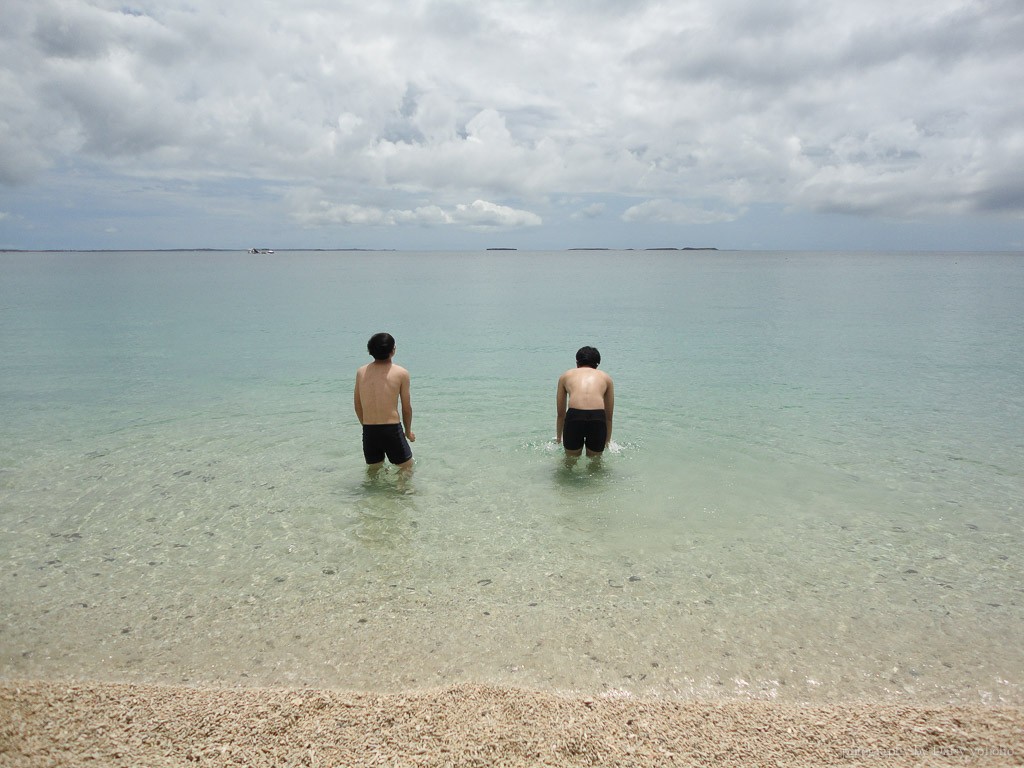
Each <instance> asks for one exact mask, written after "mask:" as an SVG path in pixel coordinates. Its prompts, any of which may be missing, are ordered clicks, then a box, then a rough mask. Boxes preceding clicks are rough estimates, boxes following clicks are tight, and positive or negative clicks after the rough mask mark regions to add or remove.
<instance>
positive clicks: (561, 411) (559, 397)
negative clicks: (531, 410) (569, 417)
mask: <svg viewBox="0 0 1024 768" xmlns="http://www.w3.org/2000/svg"><path fill="white" fill-rule="evenodd" d="M568 402H569V392H568V390H567V389H566V388H565V374H564V373H563V374H562V375H561V376H559V377H558V392H557V393H556V395H555V442H556V443H560V442H562V430H563V429H564V428H565V406H566V404H567V403H568Z"/></svg>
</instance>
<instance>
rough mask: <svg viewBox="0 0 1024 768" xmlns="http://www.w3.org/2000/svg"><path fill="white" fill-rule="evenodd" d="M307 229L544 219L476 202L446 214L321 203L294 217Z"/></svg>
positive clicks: (479, 225)
mask: <svg viewBox="0 0 1024 768" xmlns="http://www.w3.org/2000/svg"><path fill="white" fill-rule="evenodd" d="M294 217H295V218H296V220H298V221H299V222H300V223H301V224H302V225H304V226H308V227H322V226H329V225H334V224H340V225H345V226H374V227H394V226H400V225H404V224H413V225H419V226H445V225H452V224H457V225H464V226H468V227H471V228H473V229H480V230H502V229H516V228H519V227H534V226H539V225H540V224H541V223H542V222H541V218H540V217H539V216H537V215H536V214H533V213H530V212H529V211H523V210H517V209H515V208H510V207H508V206H504V205H497V204H495V203H489V202H486V201H484V200H476V201H475V202H473V203H472V204H470V205H461V204H460V205H457V206H455V207H454V208H453V209H452V210H450V211H445V210H443V209H442V208H440V207H439V206H436V205H427V206H421V207H418V208H414V209H384V208H379V207H374V206H364V205H356V204H351V203H343V204H332V203H329V202H327V201H320V202H318V203H316V204H314V205H311V206H308V207H306V208H305V209H303V210H301V211H299V212H297V213H295V214H294Z"/></svg>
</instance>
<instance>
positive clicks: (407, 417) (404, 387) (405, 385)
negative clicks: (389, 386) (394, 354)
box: [398, 372, 416, 443]
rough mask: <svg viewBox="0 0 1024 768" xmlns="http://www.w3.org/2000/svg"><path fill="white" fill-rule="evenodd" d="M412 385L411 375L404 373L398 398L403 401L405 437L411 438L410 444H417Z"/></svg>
mask: <svg viewBox="0 0 1024 768" xmlns="http://www.w3.org/2000/svg"><path fill="white" fill-rule="evenodd" d="M411 389H412V383H411V381H410V379H409V373H408V372H403V374H402V384H401V387H400V388H399V390H398V396H399V398H400V399H401V401H402V425H403V426H404V429H405V436H406V437H407V438H409V442H411V443H415V442H416V435H415V434H414V433H413V431H412V399H411V398H412V395H411Z"/></svg>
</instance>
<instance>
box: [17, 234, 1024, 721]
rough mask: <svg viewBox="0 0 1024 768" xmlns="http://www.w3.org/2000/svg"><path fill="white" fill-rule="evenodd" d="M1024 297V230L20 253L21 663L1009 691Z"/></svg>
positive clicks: (613, 684) (306, 680)
mask: <svg viewBox="0 0 1024 768" xmlns="http://www.w3.org/2000/svg"><path fill="white" fill-rule="evenodd" d="M1022 309H1024V257H1022V256H1021V255H1019V254H834V253H829V254H816V253H729V252H558V253H525V252H486V253H301V252H291V253H289V252H285V253H278V254H275V255H261V256H253V255H248V254H235V253H212V252H202V253H191V252H187V253H83V254H0V357H2V360H3V364H2V367H0V439H2V444H0V534H2V536H0V584H2V590H0V675H3V676H6V677H20V676H36V675H41V676H68V675H70V676H81V677H100V678H109V679H129V680H156V681H166V682H174V681H183V680H187V681H193V682H217V683H229V684H236V683H237V684H289V685H295V684H302V685H306V684H308V685H323V686H333V687H349V688H375V689H385V690H388V689H397V688H402V687H408V686H424V685H435V684H446V683H449V682H453V681H457V680H467V679H471V680H483V681H491V682H497V683H507V684H516V685H524V686H542V687H552V688H583V689H589V690H600V689H605V688H610V689H625V690H630V691H643V692H647V693H658V694H662V693H663V694H666V695H668V694H673V695H676V694H683V695H700V696H736V695H739V696H758V697H779V698H784V699H790V700H817V699H839V698H851V697H853V698H856V697H872V698H879V697H881V698H886V697H904V696H912V697H914V698H916V699H921V700H935V701H946V700H967V701H973V700H984V701H1014V702H1018V703H1019V702H1021V701H1024V694H1022V691H1021V683H1022V679H1024V674H1022V673H1024V651H1022V650H1021V643H1020V642H1019V638H1020V636H1021V631H1022V629H1024V609H1022V601H1024V587H1022V584H1024V581H1022V578H1021V577H1022V566H1021V557H1020V554H1019V552H1020V550H1021V544H1022V542H1024V520H1022V511H1021V507H1022V504H1021V499H1022V498H1024V473H1022V470H1021V467H1024V354H1022V353H1024V312H1022ZM378 330H388V331H390V332H391V333H393V334H394V335H395V336H396V338H397V339H398V352H397V355H396V361H397V362H399V363H401V364H403V365H405V366H406V367H407V368H408V369H409V370H410V372H411V374H412V382H413V383H412V395H413V397H412V400H413V405H414V408H415V420H414V428H415V432H416V434H417V438H418V439H417V441H416V443H415V444H414V445H413V449H414V452H415V457H416V462H417V466H416V470H415V474H414V475H413V477H412V478H411V479H410V480H409V481H408V482H403V481H402V479H401V478H400V477H399V476H398V475H397V474H395V473H386V474H384V475H383V476H381V477H379V478H376V479H373V478H369V477H367V475H366V473H365V470H364V468H363V462H362V455H361V451H360V445H359V427H358V424H357V422H356V420H355V416H354V414H353V412H352V404H351V399H352V383H353V380H354V373H355V369H356V367H358V366H359V365H361V364H363V363H364V362H366V361H367V360H368V359H369V358H368V356H367V355H366V351H365V344H366V339H367V338H368V337H369V336H370V335H371V334H372V333H374V332H376V331H378ZM584 344H592V345H594V346H597V347H598V348H599V349H600V350H601V352H602V355H603V363H602V368H603V369H605V370H607V371H608V372H609V373H610V374H611V375H612V376H613V377H614V378H615V382H616V396H617V397H616V417H615V433H614V442H615V444H614V445H613V450H612V451H611V452H610V453H609V454H608V455H607V456H606V457H605V459H604V460H603V461H602V462H600V463H599V464H591V463H589V462H587V461H585V460H584V461H581V462H580V463H579V464H578V465H577V466H576V467H575V468H573V469H568V468H566V466H565V464H564V462H563V461H562V460H561V458H560V456H559V453H558V451H557V450H556V449H555V446H554V445H552V443H551V437H552V435H553V433H554V394H555V382H556V380H557V377H558V375H559V374H560V373H561V372H562V371H563V370H565V369H566V368H568V367H570V366H571V365H572V364H573V355H574V353H575V350H576V349H577V348H578V347H579V346H582V345H584Z"/></svg>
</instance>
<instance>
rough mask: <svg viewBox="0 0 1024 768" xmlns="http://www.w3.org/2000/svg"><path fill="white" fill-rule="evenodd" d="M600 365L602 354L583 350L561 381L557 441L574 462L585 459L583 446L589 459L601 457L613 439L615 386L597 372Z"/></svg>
mask: <svg viewBox="0 0 1024 768" xmlns="http://www.w3.org/2000/svg"><path fill="white" fill-rule="evenodd" d="M600 364H601V353H600V352H598V351H597V350H596V349H594V348H593V347H581V348H580V350H579V351H578V352H577V353H576V367H575V368H572V369H570V370H568V371H566V372H565V373H563V374H562V375H561V376H560V377H559V378H558V394H557V396H556V401H555V407H556V413H557V417H556V420H555V441H556V442H559V443H561V444H562V447H563V448H565V455H566V457H567V458H568V459H571V460H573V461H575V459H577V458H579V457H580V456H581V455H583V448H584V446H585V447H586V449H587V456H588V457H592V458H593V457H596V456H600V455H601V454H602V452H603V451H604V447H605V445H607V444H608V443H610V442H611V439H612V411H613V410H614V409H615V386H614V385H613V384H612V377H611V376H609V375H608V374H607V373H605V372H604V371H599V370H597V366H598V365H600ZM567 406H568V407H567Z"/></svg>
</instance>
